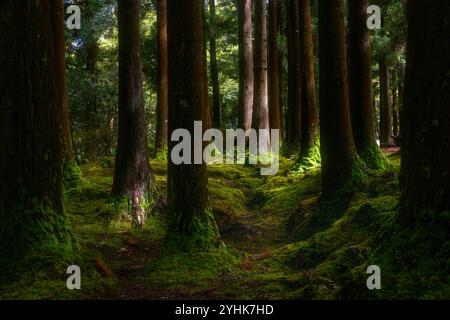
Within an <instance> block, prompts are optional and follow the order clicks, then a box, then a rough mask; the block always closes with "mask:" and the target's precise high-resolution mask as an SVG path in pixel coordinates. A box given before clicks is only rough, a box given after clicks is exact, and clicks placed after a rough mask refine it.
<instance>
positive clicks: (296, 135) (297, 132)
mask: <svg viewBox="0 0 450 320" xmlns="http://www.w3.org/2000/svg"><path fill="white" fill-rule="evenodd" d="M288 5H289V7H288V35H287V41H288V107H287V113H286V141H285V142H286V144H288V145H290V146H291V147H292V146H295V145H298V146H300V144H301V130H302V129H301V126H302V125H301V124H302V119H301V116H302V114H301V67H300V61H301V58H300V21H299V19H300V17H299V0H289V4H288Z"/></svg>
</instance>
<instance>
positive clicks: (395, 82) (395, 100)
mask: <svg viewBox="0 0 450 320" xmlns="http://www.w3.org/2000/svg"><path fill="white" fill-rule="evenodd" d="M391 77H392V86H391V96H392V133H393V135H394V137H396V136H397V135H398V110H399V105H398V91H397V90H398V81H399V79H398V76H397V70H395V69H394V70H392V73H391Z"/></svg>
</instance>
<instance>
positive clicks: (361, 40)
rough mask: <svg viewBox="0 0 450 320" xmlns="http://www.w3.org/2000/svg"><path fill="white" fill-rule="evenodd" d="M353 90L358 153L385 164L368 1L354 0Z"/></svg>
mask: <svg viewBox="0 0 450 320" xmlns="http://www.w3.org/2000/svg"><path fill="white" fill-rule="evenodd" d="M348 7H349V90H350V110H351V119H352V130H353V138H354V141H355V146H356V150H357V152H358V154H359V155H360V156H361V158H362V159H363V160H364V161H365V162H366V164H367V165H368V166H369V167H372V168H374V169H375V168H380V166H381V167H382V165H383V163H382V160H381V159H382V158H381V157H380V155H381V153H380V152H381V151H380V150H379V148H378V145H377V141H376V133H375V112H374V111H375V109H374V107H373V99H372V71H371V69H372V61H371V43H370V32H369V29H368V28H367V7H368V0H350V1H349V2H348Z"/></svg>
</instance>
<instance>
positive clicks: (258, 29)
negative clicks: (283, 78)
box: [252, 0, 270, 153]
mask: <svg viewBox="0 0 450 320" xmlns="http://www.w3.org/2000/svg"><path fill="white" fill-rule="evenodd" d="M267 57H268V55H267V3H266V1H265V0H256V1H255V44H254V76H255V79H254V90H255V91H254V95H253V117H252V127H253V128H254V129H256V130H260V129H267V130H269V129H270V127H269V101H268V76H267ZM269 148H270V136H269V134H265V135H263V136H262V137H260V138H259V151H260V152H261V153H264V152H267V151H269Z"/></svg>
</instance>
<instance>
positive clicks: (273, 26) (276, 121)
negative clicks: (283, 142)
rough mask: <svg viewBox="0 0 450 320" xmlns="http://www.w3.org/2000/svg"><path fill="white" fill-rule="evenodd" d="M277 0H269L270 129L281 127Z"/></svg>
mask: <svg viewBox="0 0 450 320" xmlns="http://www.w3.org/2000/svg"><path fill="white" fill-rule="evenodd" d="M278 5H279V3H278V0H270V1H269V120H270V128H271V129H280V128H281V114H280V112H281V109H280V75H279V58H278V54H279V48H278V29H279V23H278V10H279V9H280V8H278Z"/></svg>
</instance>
